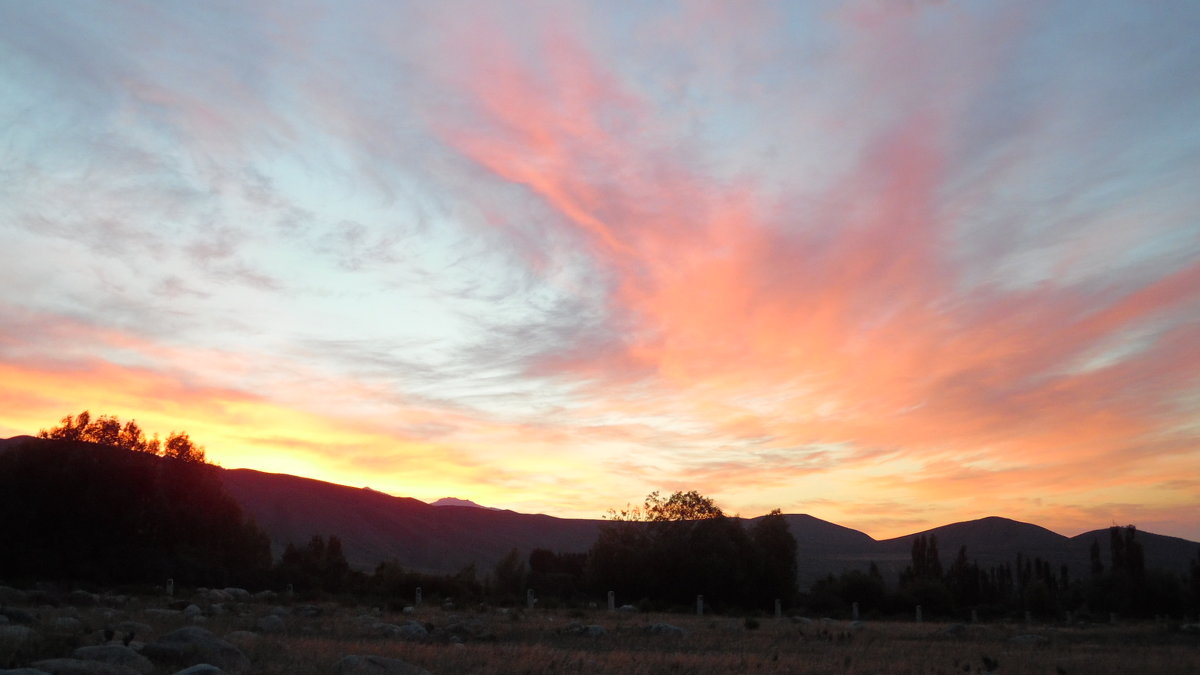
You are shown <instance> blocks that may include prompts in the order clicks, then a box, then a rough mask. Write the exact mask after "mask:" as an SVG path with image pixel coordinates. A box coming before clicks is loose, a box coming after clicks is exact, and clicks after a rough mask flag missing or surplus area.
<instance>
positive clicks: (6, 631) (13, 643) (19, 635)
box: [0, 626, 37, 651]
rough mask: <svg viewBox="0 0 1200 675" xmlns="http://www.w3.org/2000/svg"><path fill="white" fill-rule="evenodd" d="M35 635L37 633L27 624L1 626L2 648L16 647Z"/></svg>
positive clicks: (0, 647) (0, 641)
mask: <svg viewBox="0 0 1200 675" xmlns="http://www.w3.org/2000/svg"><path fill="white" fill-rule="evenodd" d="M35 637H37V633H35V632H34V630H33V629H32V628H29V627H26V626H0V649H3V650H4V651H8V650H10V649H16V648H17V647H20V646H21V645H23V644H25V643H26V642H29V641H30V640H33V639H34V638H35Z"/></svg>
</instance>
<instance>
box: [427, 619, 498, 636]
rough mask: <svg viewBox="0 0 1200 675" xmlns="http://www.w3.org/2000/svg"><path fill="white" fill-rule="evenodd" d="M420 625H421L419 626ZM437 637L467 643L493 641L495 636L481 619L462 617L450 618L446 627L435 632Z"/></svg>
mask: <svg viewBox="0 0 1200 675" xmlns="http://www.w3.org/2000/svg"><path fill="white" fill-rule="evenodd" d="M414 623H416V622H415V621H409V624H414ZM417 625H420V624H417ZM434 633H435V637H438V638H440V639H443V640H446V639H448V640H450V641H451V642H465V641H467V640H492V639H495V637H496V636H495V635H494V634H493V633H492V631H491V630H490V629H489V628H488V627H487V626H486V625H485V624H484V623H483V622H482V621H480V620H479V619H463V618H461V617H457V616H452V617H450V618H449V619H448V620H447V622H446V625H445V626H442V627H441V628H438V629H437V630H435V631H434Z"/></svg>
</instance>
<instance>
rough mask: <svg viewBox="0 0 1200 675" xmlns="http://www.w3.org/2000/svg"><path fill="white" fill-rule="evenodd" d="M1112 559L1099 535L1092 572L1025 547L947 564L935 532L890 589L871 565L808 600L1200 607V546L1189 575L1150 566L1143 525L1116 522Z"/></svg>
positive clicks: (1035, 607) (1015, 609)
mask: <svg viewBox="0 0 1200 675" xmlns="http://www.w3.org/2000/svg"><path fill="white" fill-rule="evenodd" d="M1108 539H1109V541H1108V564H1107V565H1106V564H1105V561H1104V558H1103V555H1102V547H1101V545H1100V541H1099V540H1096V541H1093V542H1092V545H1091V547H1090V549H1089V550H1090V560H1091V564H1090V575H1089V576H1088V577H1087V578H1083V579H1077V578H1072V576H1071V574H1070V570H1069V568H1068V567H1067V566H1066V565H1063V564H1055V563H1052V562H1051V561H1048V560H1042V559H1041V558H1040V557H1032V558H1030V557H1028V556H1024V555H1022V554H1020V553H1018V554H1017V557H1016V560H1014V561H1011V562H1007V563H1002V564H999V565H993V566H991V567H986V568H985V567H981V566H980V565H979V564H978V563H976V562H975V561H974V560H971V559H970V558H969V555H968V551H967V549H966V547H965V546H964V547H960V548H959V550H958V553H957V555H956V556H955V558H954V561H953V562H952V563H951V564H950V566H949V567H947V568H945V569H944V570H943V567H942V562H941V556H940V553H939V552H938V547H937V537H936V536H932V535H931V536H929V537H925V536H918V537H916V538H915V539H914V540H913V546H912V554H911V563H910V565H909V566H908V567H906V568H905V570H904V571H903V572H901V574H900V577H899V580H898V584H897V586H896V588H895V589H894V590H892V589H888V587H887V585H886V584H885V583H884V580H883V578H882V576H881V575H880V574H879V571H878V569H877V568H876V567H875V565H874V563H872V566H871V570H870V572H869V573H863V572H859V571H852V572H846V573H843V574H842V575H841V576H840V577H834V576H832V575H831V576H829V577H828V578H826V579H822V580H821V581H818V582H817V583H816V584H814V585H813V588H812V590H811V593H810V594H809V595H808V597H807V598H806V601H807V602H808V603H809V604H810V606H813V607H815V608H818V609H822V610H824V611H830V612H832V611H845V610H846V609H847V607H849V605H850V603H852V602H857V603H859V607H860V610H861V611H863V612H865V613H876V614H881V615H908V616H911V615H912V611H913V607H914V606H916V605H921V607H922V608H923V610H924V613H925V615H926V616H930V617H946V618H950V617H956V618H962V617H964V616H965V615H967V614H969V613H970V612H971V611H972V610H975V611H977V612H978V613H980V614H981V615H983V616H993V617H995V616H1020V615H1022V614H1023V613H1024V612H1029V613H1030V614H1031V615H1033V616H1037V617H1041V618H1058V617H1062V616H1064V615H1065V613H1066V612H1074V613H1089V612H1090V613H1093V614H1095V615H1096V616H1098V617H1100V618H1104V617H1107V615H1108V613H1110V612H1115V613H1117V614H1119V615H1122V616H1132V617H1138V616H1140V617H1147V616H1153V615H1155V614H1166V615H1179V614H1181V613H1183V612H1187V611H1196V610H1200V552H1198V553H1197V559H1196V561H1194V562H1193V564H1192V568H1191V571H1190V574H1188V575H1186V576H1185V577H1182V578H1181V577H1179V576H1177V575H1174V574H1170V573H1168V572H1164V571H1161V570H1148V569H1146V565H1145V557H1144V554H1143V551H1142V546H1141V544H1140V542H1138V541H1137V529H1136V528H1134V527H1133V526H1132V525H1129V526H1126V527H1113V528H1111V529H1110V530H1109V537H1108Z"/></svg>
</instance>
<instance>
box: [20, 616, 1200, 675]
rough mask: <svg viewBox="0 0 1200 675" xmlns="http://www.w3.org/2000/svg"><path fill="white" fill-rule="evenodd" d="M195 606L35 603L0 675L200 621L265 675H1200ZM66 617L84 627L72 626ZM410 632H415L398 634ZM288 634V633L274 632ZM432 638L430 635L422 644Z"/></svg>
mask: <svg viewBox="0 0 1200 675" xmlns="http://www.w3.org/2000/svg"><path fill="white" fill-rule="evenodd" d="M194 601H195V605H196V607H197V608H198V609H201V610H202V611H203V614H202V615H201V616H199V617H197V618H189V617H187V616H185V615H184V614H183V613H178V614H175V613H164V612H161V611H157V610H161V609H162V608H164V607H166V606H167V603H166V599H165V598H136V597H134V598H126V599H124V600H122V599H120V598H116V599H111V600H110V599H106V598H101V604H100V605H97V606H93V607H69V606H57V607H55V606H50V605H46V604H40V605H38V604H31V605H30V606H28V607H26V608H25V610H24V611H25V613H26V614H27V615H29V618H32V621H31V622H29V625H30V627H32V628H33V629H34V630H35V631H36V639H33V640H27V641H26V642H24V643H23V644H20V645H14V644H7V645H6V644H4V643H3V641H0V667H4V666H7V667H14V666H20V665H26V664H29V663H32V662H35V661H37V660H39V659H43V658H52V657H64V656H69V655H70V652H71V651H72V649H74V648H75V647H78V646H81V645H86V644H96V643H99V642H102V641H103V639H104V637H103V631H104V628H106V627H112V626H116V625H119V624H120V623H121V622H123V621H132V622H137V623H140V624H144V626H143V627H142V628H141V632H140V633H139V634H137V635H136V636H135V638H134V640H135V641H134V642H133V643H132V644H133V646H134V647H135V648H136V647H137V646H138V643H140V642H151V641H153V640H154V639H155V638H156V637H158V636H161V635H163V634H166V633H167V632H169V631H171V630H174V629H175V628H178V627H180V626H184V625H190V624H193V623H197V624H199V625H201V626H203V627H204V628H206V629H208V630H210V631H212V632H213V633H214V634H215V635H217V636H227V639H228V641H229V642H232V643H234V644H236V645H237V646H238V647H240V648H241V649H242V650H243V652H244V653H245V654H246V656H247V657H248V658H249V659H250V662H251V663H252V664H253V666H252V669H251V672H254V673H281V674H282V673H333V672H335V664H336V663H337V661H338V660H339V659H341V658H342V657H343V656H346V655H350V654H370V655H377V656H384V657H391V658H397V659H402V660H404V661H406V662H408V663H411V664H414V665H417V666H420V667H423V668H425V669H427V670H429V671H430V672H432V673H441V674H446V673H479V674H481V675H482V674H487V673H497V674H499V673H530V674H535V673H536V674H541V673H622V674H639V673H644V674H651V673H712V674H716V673H947V674H949V673H981V672H996V673H1049V674H1057V673H1086V674H1089V675H1091V674H1094V673H1200V635H1198V634H1196V633H1192V632H1187V631H1183V630H1180V628H1179V626H1177V625H1175V626H1173V625H1169V624H1165V623H1152V622H1147V623H1127V624H1118V625H1107V624H1104V625H1076V626H1065V625H1052V624H1033V625H1028V626H1027V625H1023V624H1022V625H1006V624H979V625H956V624H940V623H928V622H927V623H922V624H917V623H911V622H908V623H904V622H864V623H861V624H851V623H849V622H842V621H829V620H819V619H814V620H798V619H788V618H784V619H779V620H776V619H774V618H759V619H757V620H754V621H747V620H745V619H743V618H741V617H726V616H706V617H698V616H694V615H678V614H641V613H621V612H614V613H610V612H606V611H603V610H586V611H579V610H575V611H565V610H563V611H557V610H533V611H511V610H501V609H495V608H482V607H475V608H470V609H465V610H464V609H459V610H452V609H442V608H420V609H418V610H417V611H415V612H413V613H411V614H404V613H400V612H395V613H392V612H386V611H379V610H377V609H371V608H363V607H352V606H345V605H340V604H336V603H319V604H304V603H299V602H297V603H284V602H279V601H278V600H270V601H243V602H223V603H213V602H210V601H209V600H208V599H206V598H201V597H197V598H194ZM178 604H181V603H178ZM178 604H176V606H178ZM214 605H216V606H214ZM11 606H12V605H11V604H10V605H9V607H11ZM147 610H150V611H147ZM192 613H193V614H194V613H195V611H194V610H193V611H192ZM271 614H273V615H276V616H279V617H280V619H281V620H282V630H281V631H280V632H268V631H265V630H264V628H263V626H262V618H263V617H264V616H267V615H271ZM67 617H69V618H70V619H75V620H76V621H77V622H78V623H75V622H72V621H70V620H67V621H63V620H62V619H63V618H67ZM415 624H420V628H417V627H416V626H415ZM656 624H669V625H670V626H674V627H677V628H679V629H682V634H679V633H677V632H675V631H672V630H670V629H665V628H660V629H659V632H654V631H653V630H652V628H651V627H652V626H654V625H656ZM389 626H390V627H389ZM405 626H408V627H409V628H405V629H404V630H406V631H408V632H411V633H417V634H418V635H417V636H415V637H414V636H410V637H409V638H408V639H406V638H405V637H400V636H397V635H387V633H389V632H392V633H394V632H395V630H396V628H400V627H405ZM589 626H599V627H600V628H599V629H597V628H590V629H589V628H588V627H589ZM279 627H280V626H279V625H278V622H277V623H276V625H275V626H274V627H273V628H274V629H276V630H277V629H279ZM422 629H423V630H424V631H425V632H427V633H428V635H419V633H421V630H422ZM268 630H270V629H268ZM117 637H118V640H119V638H120V637H121V636H120V634H119V633H118V635H117ZM156 668H157V669H156V670H155V671H154V672H155V673H164V674H166V673H173V672H175V671H176V670H178V667H177V666H176V667H168V666H166V665H161V664H160V665H156Z"/></svg>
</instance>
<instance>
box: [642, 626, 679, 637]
mask: <svg viewBox="0 0 1200 675" xmlns="http://www.w3.org/2000/svg"><path fill="white" fill-rule="evenodd" d="M646 632H647V633H649V634H651V635H666V636H669V637H680V638H681V637H683V636H685V635H687V631H685V630H684V629H682V628H680V627H679V626H672V625H671V624H669V623H652V624H650V625H649V626H646Z"/></svg>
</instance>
